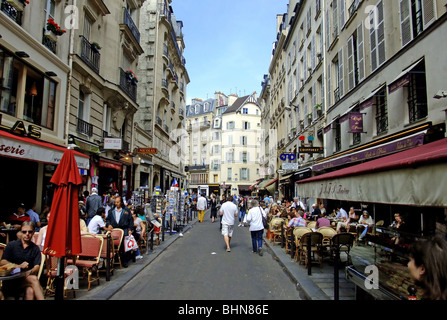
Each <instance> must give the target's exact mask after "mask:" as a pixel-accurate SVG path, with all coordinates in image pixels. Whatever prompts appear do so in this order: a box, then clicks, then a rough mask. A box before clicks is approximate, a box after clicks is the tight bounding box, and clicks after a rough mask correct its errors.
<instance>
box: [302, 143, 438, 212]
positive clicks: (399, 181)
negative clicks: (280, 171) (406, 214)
mask: <svg viewBox="0 0 447 320" xmlns="http://www.w3.org/2000/svg"><path fill="white" fill-rule="evenodd" d="M446 160H447V139H442V140H439V141H436V142H432V143H429V144H427V145H423V146H419V147H416V148H413V149H410V150H406V151H402V152H399V153H395V154H393V155H390V156H386V157H383V158H379V159H376V160H372V161H369V162H365V163H362V164H359V165H356V166H352V167H349V168H345V169H341V170H338V171H334V172H330V173H327V174H323V175H320V176H316V177H313V178H310V179H306V180H302V181H298V182H297V183H298V185H299V195H300V196H304V197H314V198H324V199H334V200H342V201H358V202H370V203H385V204H401V205H415V206H435V207H444V206H447V193H446V192H445V190H446V188H447V161H446Z"/></svg>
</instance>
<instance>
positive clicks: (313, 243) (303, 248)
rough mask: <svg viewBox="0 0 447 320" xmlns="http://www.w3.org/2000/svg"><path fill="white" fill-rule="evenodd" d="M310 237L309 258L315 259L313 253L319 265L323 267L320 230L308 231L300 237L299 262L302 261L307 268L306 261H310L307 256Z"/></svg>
mask: <svg viewBox="0 0 447 320" xmlns="http://www.w3.org/2000/svg"><path fill="white" fill-rule="evenodd" d="M309 238H310V252H311V259H312V257H313V258H314V259H315V255H317V256H318V262H319V263H320V267H323V252H322V247H323V234H321V233H320V232H308V233H306V234H304V235H303V236H302V237H301V241H300V264H301V262H304V265H305V267H306V268H307V265H308V263H312V261H309V257H308V250H309V248H308V240H309Z"/></svg>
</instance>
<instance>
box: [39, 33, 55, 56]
mask: <svg viewBox="0 0 447 320" xmlns="http://www.w3.org/2000/svg"><path fill="white" fill-rule="evenodd" d="M42 44H43V45H44V46H45V47H47V48H48V50H50V51H51V52H53V53H54V54H56V48H57V40H55V39H54V38H52V37H50V36H48V33H47V30H45V29H43V35H42Z"/></svg>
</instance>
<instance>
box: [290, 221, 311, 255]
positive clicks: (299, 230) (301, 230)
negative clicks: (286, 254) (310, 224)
mask: <svg viewBox="0 0 447 320" xmlns="http://www.w3.org/2000/svg"><path fill="white" fill-rule="evenodd" d="M308 232H312V229H310V228H307V227H295V228H294V229H293V236H294V238H295V261H298V259H299V257H300V252H301V249H300V248H301V238H302V236H303V235H305V234H306V233H308Z"/></svg>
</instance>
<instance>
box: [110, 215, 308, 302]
mask: <svg viewBox="0 0 447 320" xmlns="http://www.w3.org/2000/svg"><path fill="white" fill-rule="evenodd" d="M111 299H113V300H124V299H125V300H134V299H138V300H157V299H160V300H169V299H174V300H184V299H185V300H222V299H225V300H241V299H242V300H297V299H300V295H299V291H298V290H297V289H296V287H295V285H294V283H292V281H291V280H290V278H289V277H288V276H287V275H286V274H285V273H284V272H283V270H282V268H281V266H280V265H279V264H278V263H277V262H276V261H275V260H274V259H273V257H272V255H271V254H270V253H269V251H268V250H267V249H266V250H264V255H263V256H262V257H261V256H259V255H257V254H253V253H252V249H251V238H250V233H249V231H248V228H244V227H237V226H235V231H234V235H233V240H232V250H231V252H226V251H225V244H224V241H223V237H222V235H221V234H220V231H219V222H218V221H216V222H215V223H212V222H211V220H210V218H209V214H208V213H207V214H206V217H205V219H204V222H203V223H196V224H195V225H194V227H193V228H191V229H190V230H188V231H186V232H185V233H184V236H183V238H179V239H178V240H177V241H176V242H175V244H174V245H171V246H169V247H168V248H167V249H166V250H164V251H163V253H162V254H161V255H160V256H159V257H158V258H157V259H155V260H154V261H153V262H152V263H150V264H149V265H148V266H147V267H146V268H144V269H143V270H142V271H141V272H140V273H139V274H137V275H136V276H135V277H134V278H133V279H132V280H131V281H130V282H129V283H127V284H126V285H125V286H124V287H123V288H122V289H121V290H120V291H118V292H117V293H116V294H115V295H113V296H112V297H111Z"/></svg>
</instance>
